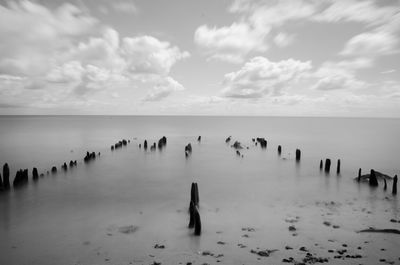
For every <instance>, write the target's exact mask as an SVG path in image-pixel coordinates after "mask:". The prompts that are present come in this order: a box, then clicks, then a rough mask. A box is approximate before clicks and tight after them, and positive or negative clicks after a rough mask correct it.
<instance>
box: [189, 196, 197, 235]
mask: <svg viewBox="0 0 400 265" xmlns="http://www.w3.org/2000/svg"><path fill="white" fill-rule="evenodd" d="M195 208H196V207H195V206H194V203H193V201H190V204H189V225H188V227H189V228H193V227H194V209H195Z"/></svg>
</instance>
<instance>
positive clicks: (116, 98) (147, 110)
mask: <svg viewBox="0 0 400 265" xmlns="http://www.w3.org/2000/svg"><path fill="white" fill-rule="evenodd" d="M0 36H1V40H0V114H121V115H272V116H363V117H369V116H373V117H375V116H379V117H400V1H399V0H379V1H378V0H376V1H372V0H362V1H356V0H343V1H339V0H337V1H333V0H299V1H295V0H290V1H289V0H288V1H275V0H262V1H253V0H233V1H227V0H219V1H215V0H202V1H195V0H181V1H177V0H168V1H167V0H135V1H130V0H115V1H108V0H70V1H60V0H48V1H44V0H37V1H28V0H23V1H4V0H0Z"/></svg>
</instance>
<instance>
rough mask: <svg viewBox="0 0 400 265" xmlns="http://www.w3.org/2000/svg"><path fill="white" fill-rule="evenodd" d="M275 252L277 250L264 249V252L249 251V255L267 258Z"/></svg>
mask: <svg viewBox="0 0 400 265" xmlns="http://www.w3.org/2000/svg"><path fill="white" fill-rule="evenodd" d="M275 251H278V250H277V249H266V250H254V249H251V250H250V253H253V254H257V255H258V256H261V257H269V256H270V255H271V254H272V253H274V252H275Z"/></svg>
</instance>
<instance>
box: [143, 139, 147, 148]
mask: <svg viewBox="0 0 400 265" xmlns="http://www.w3.org/2000/svg"><path fill="white" fill-rule="evenodd" d="M143 148H144V150H147V140H144V143H143Z"/></svg>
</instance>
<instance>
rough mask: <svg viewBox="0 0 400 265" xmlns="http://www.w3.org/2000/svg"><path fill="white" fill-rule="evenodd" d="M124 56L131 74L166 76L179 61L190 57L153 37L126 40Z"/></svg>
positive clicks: (123, 48) (123, 43) (123, 45)
mask: <svg viewBox="0 0 400 265" xmlns="http://www.w3.org/2000/svg"><path fill="white" fill-rule="evenodd" d="M121 48H122V51H121V53H122V55H123V56H124V57H126V58H128V59H127V70H128V71H130V72H131V73H134V74H135V73H154V74H159V75H166V74H168V73H169V71H170V69H171V67H172V66H173V65H174V64H175V63H176V62H177V61H179V60H182V59H184V58H187V57H189V56H190V54H189V52H186V51H185V52H181V51H180V50H179V48H178V47H176V46H171V45H170V43H168V42H163V41H159V40H158V39H156V38H154V37H151V36H140V37H136V38H124V39H123V42H122V47H121Z"/></svg>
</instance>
